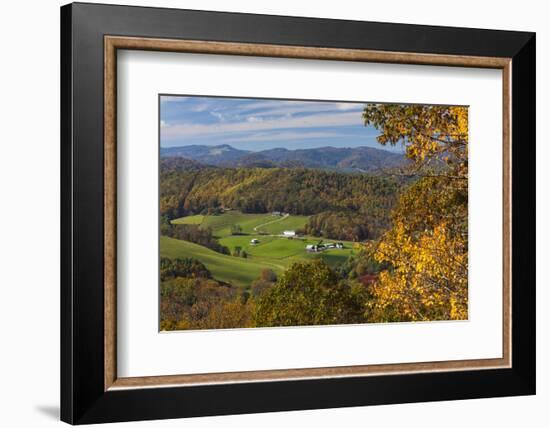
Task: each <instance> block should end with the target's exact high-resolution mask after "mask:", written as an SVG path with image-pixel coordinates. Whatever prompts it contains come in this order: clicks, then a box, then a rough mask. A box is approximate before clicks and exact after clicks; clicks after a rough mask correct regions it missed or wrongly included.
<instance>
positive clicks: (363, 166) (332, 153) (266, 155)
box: [160, 144, 404, 172]
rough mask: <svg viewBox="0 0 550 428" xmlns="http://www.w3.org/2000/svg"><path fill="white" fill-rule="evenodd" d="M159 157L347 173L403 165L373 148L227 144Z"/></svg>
mask: <svg viewBox="0 0 550 428" xmlns="http://www.w3.org/2000/svg"><path fill="white" fill-rule="evenodd" d="M160 156H161V158H170V157H179V158H185V159H190V160H192V161H195V162H199V163H201V164H205V165H214V166H221V167H260V168H271V167H306V168H319V169H334V170H341V171H350V172H354V171H357V172H365V171H376V170H379V169H381V168H394V167H398V166H400V165H402V164H403V162H404V156H403V155H402V154H399V153H393V152H389V151H387V150H381V149H376V148H373V147H353V148H351V147H347V148H338V147H318V148H314V149H298V150H288V149H285V148H275V149H269V150H263V151H257V152H253V151H248V150H240V149H236V148H234V147H232V146H230V145H228V144H222V145H218V146H202V145H191V146H181V147H161V149H160Z"/></svg>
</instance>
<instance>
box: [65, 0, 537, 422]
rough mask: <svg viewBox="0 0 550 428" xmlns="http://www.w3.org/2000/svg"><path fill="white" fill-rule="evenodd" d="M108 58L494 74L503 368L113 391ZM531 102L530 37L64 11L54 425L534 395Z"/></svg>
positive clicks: (139, 383) (396, 368) (112, 122)
mask: <svg viewBox="0 0 550 428" xmlns="http://www.w3.org/2000/svg"><path fill="white" fill-rule="evenodd" d="M107 18H108V19H107ZM118 50H140V51H153V52H181V53H200V54H208V55H220V54H223V55H235V56H254V57H270V58H271V57H275V58H296V59H314V60H327V61H328V60H331V61H332V60H335V61H350V62H368V63H390V64H415V65H426V66H429V65H443V66H450V67H453V66H455V67H472V68H491V69H499V70H502V73H503V74H502V76H503V79H502V81H503V88H502V90H503V92H502V93H503V108H502V111H503V114H502V123H503V139H502V141H503V148H504V149H503V159H502V164H503V180H502V182H503V206H504V209H503V239H504V240H503V252H502V257H503V269H504V272H503V279H504V281H503V288H502V290H503V308H502V313H503V322H502V337H503V353H502V358H498V359H477V360H468V361H466V360H455V361H440V362H430V361H426V362H420V363H418V362H417V363H402V364H387V365H384V364H382V365H365V366H340V367H328V368H327V367H310V368H305V369H304V368H300V369H286V370H281V369H278V370H263V371H257V370H256V371H244V372H227V373H210V374H209V373H201V374H190V375H177V374H174V375H173V376H146V377H129V378H121V377H118V376H117V363H116V352H117V316H116V315H117V293H116V276H117V242H116V241H117V230H116V219H117V199H116V195H117V168H116V165H117V150H116V147H117V146H116V134H117V80H116V77H117V56H116V54H117V51H118ZM535 94H536V92H535V35H534V33H525V32H510V31H495V30H478V29H464V28H446V27H431V26H418V25H408V24H389V23H371V22H356V21H339V20H327V19H313V18H296V17H282V16H266V15H250V14H234V13H221V12H204V11H190V10H177V9H160V8H142V7H128V6H107V5H92V4H84V3H73V4H69V5H66V6H63V7H62V8H61V196H62V197H61V201H62V203H61V419H62V420H63V421H65V422H68V423H71V424H86V423H99V422H118V421H130V420H146V419H165V418H178V417H192V416H205V415H224V414H238V413H257V412H270V411H283V410H300V409H317V408H329V407H347V406H363V405H374V404H391V403H406V402H419V401H439V400H454V399H467V398H482V397H497V396H512V395H529V394H534V393H535V257H534V256H535V221H534V220H535V114H534V113H535Z"/></svg>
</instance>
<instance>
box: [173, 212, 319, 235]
mask: <svg viewBox="0 0 550 428" xmlns="http://www.w3.org/2000/svg"><path fill="white" fill-rule="evenodd" d="M307 220H308V216H302V215H289V216H286V217H283V216H274V215H271V214H245V213H242V212H240V211H227V212H225V213H224V214H218V215H206V216H204V215H193V216H187V217H180V218H177V219H175V220H172V223H173V224H199V225H201V227H204V228H207V227H209V228H211V229H212V232H213V234H214V235H215V236H217V237H218V238H223V237H225V236H230V235H231V225H233V224H238V225H239V226H241V228H242V233H243V234H258V233H266V234H270V235H278V234H281V233H283V231H285V230H296V229H300V228H302V227H303V226H304V225H305V224H306V223H307ZM254 228H256V229H254Z"/></svg>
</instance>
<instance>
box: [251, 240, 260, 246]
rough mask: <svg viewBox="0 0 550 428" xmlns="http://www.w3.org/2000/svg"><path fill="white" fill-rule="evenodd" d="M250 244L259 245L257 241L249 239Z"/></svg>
mask: <svg viewBox="0 0 550 428" xmlns="http://www.w3.org/2000/svg"><path fill="white" fill-rule="evenodd" d="M250 243H251V244H252V245H256V244H259V243H260V241H259V240H258V239H251V240H250Z"/></svg>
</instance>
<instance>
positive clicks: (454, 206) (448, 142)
mask: <svg viewBox="0 0 550 428" xmlns="http://www.w3.org/2000/svg"><path fill="white" fill-rule="evenodd" d="M363 117H364V120H365V124H371V125H374V126H375V127H376V128H377V129H379V130H380V131H381V134H380V136H379V137H378V141H379V143H381V144H383V145H386V144H392V145H395V144H404V145H405V149H406V156H407V157H408V158H409V159H410V160H411V161H412V162H411V165H409V166H408V167H407V168H406V169H405V170H404V171H402V174H405V175H409V176H411V177H415V178H416V181H415V182H414V184H412V185H411V186H410V187H409V188H407V189H406V190H405V191H404V192H403V193H402V195H401V197H400V199H399V202H398V204H397V206H396V208H395V209H394V211H393V214H392V226H391V228H390V229H389V230H388V231H387V232H385V233H384V234H383V235H382V237H381V238H380V239H379V240H378V241H377V242H375V243H371V244H370V245H369V246H368V252H370V254H371V255H372V256H373V257H374V259H375V260H376V261H378V262H381V263H387V264H388V265H389V267H388V268H387V269H385V270H383V271H382V272H380V274H379V277H378V280H377V281H376V283H375V285H374V287H373V297H374V298H373V299H372V301H370V302H369V304H368V310H369V311H370V312H371V315H372V317H373V318H374V319H378V320H380V321H394V320H398V321H405V320H411V321H416V320H420V321H421V320H437V319H454V320H456V319H466V318H467V316H468V110H467V108H465V107H445V106H417V105H415V106H403V105H369V106H367V107H366V108H365V110H364V113H363Z"/></svg>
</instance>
